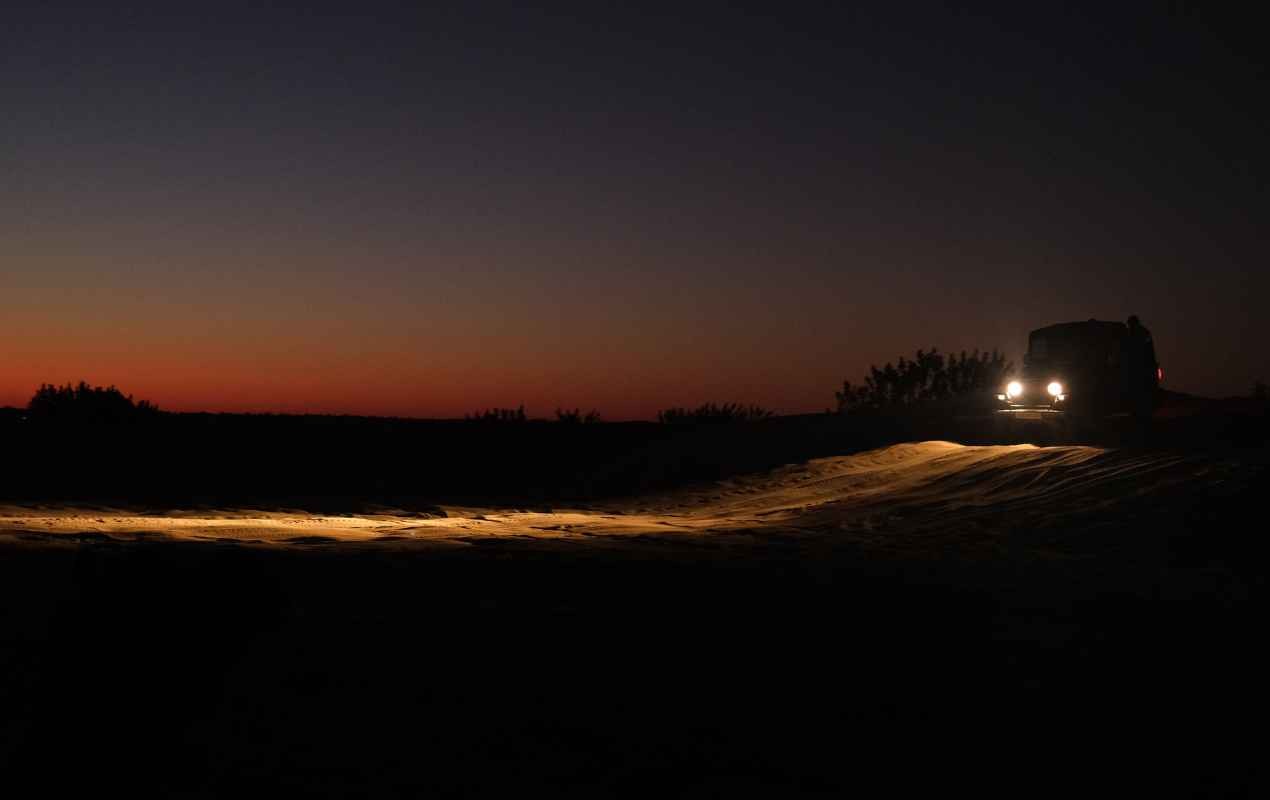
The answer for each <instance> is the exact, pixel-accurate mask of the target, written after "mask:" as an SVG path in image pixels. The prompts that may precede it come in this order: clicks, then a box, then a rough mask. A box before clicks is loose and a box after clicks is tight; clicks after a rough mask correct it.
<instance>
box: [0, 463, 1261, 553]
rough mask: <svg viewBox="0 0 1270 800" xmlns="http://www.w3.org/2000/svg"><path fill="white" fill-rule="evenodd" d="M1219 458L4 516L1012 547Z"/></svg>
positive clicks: (16, 520)
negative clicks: (366, 502) (596, 499)
mask: <svg viewBox="0 0 1270 800" xmlns="http://www.w3.org/2000/svg"><path fill="white" fill-rule="evenodd" d="M1237 479H1238V473H1237V472H1234V471H1233V470H1232V469H1231V468H1229V467H1227V468H1223V465H1222V463H1221V462H1220V461H1219V460H1216V461H1215V460H1214V459H1212V458H1211V457H1204V456H1191V457H1186V456H1181V455H1176V454H1169V453H1130V452H1122V451H1115V450H1105V449H1101V448H1095V447H1035V446H1033V445H1014V446H982V447H968V446H963V445H959V444H954V443H951V442H942V441H929V442H921V443H912V444H900V445H895V446H891V447H887V448H883V449H879V450H874V451H869V452H865V453H859V454H855V455H849V456H842V457H835V458H822V459H816V460H813V461H810V462H807V463H804V464H797V465H790V466H787V467H785V468H782V469H778V470H775V471H772V472H768V473H764V474H760V475H756V476H746V477H743V478H738V479H734V480H728V481H722V482H718V483H715V484H710V485H707V486H698V487H694V488H690V489H686V490H682V491H677V492H673V493H669V494H663V495H655V496H649V497H642V498H636V499H633V500H624V501H620V502H609V503H600V504H596V505H594V506H589V507H587V508H558V509H551V510H541V509H540V510H525V509H512V510H509V509H506V508H472V507H459V506H441V508H442V509H443V511H444V516H439V515H438V516H429V515H421V514H417V513H409V514H408V513H404V512H400V511H395V510H393V509H384V510H383V511H382V513H374V514H359V515H352V514H349V515H319V514H311V513H303V512H297V511H288V510H285V509H283V510H269V511H261V510H237V509H218V510H206V509H203V510H166V511H157V512H156V511H147V512H144V513H139V512H137V511H135V510H133V511H127V510H120V509H116V508H108V507H100V508H97V507H90V508H83V507H41V506H12V505H11V506H4V507H0V536H5V537H10V538H11V539H13V540H16V541H25V542H46V543H52V542H56V541H59V540H64V541H66V542H71V541H117V542H126V541H154V540H156V539H166V540H176V541H203V542H207V541H212V542H224V543H238V544H244V545H267V546H274V547H279V546H281V547H287V546H291V547H320V546H334V545H340V544H357V545H381V546H385V547H389V546H428V545H433V546H447V545H448V546H465V545H469V546H470V545H474V544H480V543H488V542H490V541H497V540H502V539H508V538H514V539H518V540H522V541H525V542H535V541H541V542H551V541H554V542H579V543H583V542H584V543H588V544H591V545H595V546H603V547H641V546H648V545H650V544H653V543H657V544H663V545H664V544H676V543H678V544H683V545H697V546H701V545H718V546H725V545H729V544H732V545H742V544H744V543H745V542H747V541H754V540H761V539H764V538H771V537H785V538H790V537H793V538H798V537H805V538H807V539H809V540H811V539H816V538H820V539H825V538H830V539H832V540H834V541H836V542H839V543H844V542H845V543H853V544H858V545H860V546H862V547H868V548H881V549H888V550H893V549H899V550H907V549H929V548H932V547H947V546H949V545H952V544H957V545H958V546H982V547H993V546H996V545H1000V544H1003V543H1006V542H1009V543H1011V544H1014V545H1022V544H1026V543H1028V542H1032V543H1033V545H1035V548H1034V549H1038V550H1040V549H1044V547H1043V546H1042V544H1041V543H1039V542H1038V541H1037V539H1036V536H1035V534H1036V532H1037V531H1038V530H1039V529H1042V528H1045V529H1057V528H1060V527H1062V526H1063V525H1064V523H1065V522H1066V520H1067V518H1069V517H1071V516H1073V515H1079V514H1080V513H1082V512H1083V511H1087V510H1088V509H1090V508H1091V507H1098V508H1099V509H1100V510H1101V511H1102V514H1101V515H1100V517H1099V522H1100V524H1103V525H1106V524H1107V523H1108V522H1110V521H1111V519H1112V517H1111V516H1109V515H1110V514H1114V511H1115V508H1116V507H1117V506H1119V505H1123V504H1124V503H1125V502H1128V501H1135V500H1141V498H1143V497H1144V496H1159V497H1161V498H1163V497H1166V496H1167V495H1168V494H1169V493H1170V492H1172V491H1175V490H1177V489H1179V488H1183V487H1185V488H1186V489H1187V490H1188V491H1190V492H1194V491H1197V490H1199V491H1203V490H1204V487H1206V486H1217V485H1227V486H1228V485H1229V482H1230V481H1232V480H1237Z"/></svg>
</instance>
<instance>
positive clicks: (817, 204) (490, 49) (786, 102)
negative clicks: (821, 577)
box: [0, 3, 1270, 417]
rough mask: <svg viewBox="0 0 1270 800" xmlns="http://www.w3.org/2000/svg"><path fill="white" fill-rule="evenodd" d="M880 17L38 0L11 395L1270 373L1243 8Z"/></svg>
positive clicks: (175, 398) (27, 44)
mask: <svg viewBox="0 0 1270 800" xmlns="http://www.w3.org/2000/svg"><path fill="white" fill-rule="evenodd" d="M885 8H887V9H888V10H887V11H885V12H859V13H849V12H844V11H842V10H841V9H838V8H837V7H836V6H830V5H824V6H797V7H795V6H789V7H784V6H780V7H773V6H763V7H760V8H759V10H757V11H753V12H747V11H742V10H738V9H737V8H736V7H735V6H733V7H731V8H723V7H719V8H718V9H717V10H709V9H706V8H703V7H701V6H696V7H695V8H694V10H692V11H691V12H689V13H685V12H682V11H680V12H675V13H667V14H649V13H643V12H641V13H638V14H636V13H623V12H615V11H614V10H613V9H610V8H606V7H602V6H601V5H598V4H593V5H587V6H576V7H569V6H557V7H555V10H539V9H533V10H527V9H526V8H524V7H523V6H518V5H498V4H488V5H480V4H471V3H464V4H456V5H453V6H449V7H446V6H427V7H423V6H421V5H420V4H409V5H399V6H398V5H391V4H375V3H363V4H321V3H318V4H313V3H309V4H304V5H303V6H300V5H297V6H295V7H294V8H291V9H288V8H285V7H281V6H279V5H276V4H270V5H269V7H268V8H251V7H235V6H234V5H232V4H216V5H207V6H201V7H200V6H197V5H189V4H185V5H180V4H129V3H123V4H118V5H116V6H113V7H111V8H101V7H98V6H88V5H84V6H81V7H73V6H70V5H66V4H57V3H51V4H39V5H36V6H33V7H32V8H31V9H20V8H17V9H11V10H9V11H8V12H7V16H6V20H5V22H4V25H3V28H2V29H0V75H2V76H3V78H2V80H3V83H0V99H3V104H4V108H5V124H4V125H3V126H2V127H0V172H2V174H3V175H4V180H3V182H0V292H2V293H3V295H2V296H3V298H4V303H5V305H6V314H5V317H4V321H3V322H0V334H3V335H4V336H5V339H6V341H9V342H14V343H16V345H15V346H13V347H12V348H11V349H12V353H11V357H10V359H9V363H8V364H7V365H6V366H4V367H0V402H12V403H18V402H22V401H24V400H25V397H26V396H27V395H28V394H29V392H30V390H31V389H32V388H33V386H34V384H36V383H39V382H40V381H42V380H53V381H61V380H68V379H78V378H80V377H86V378H89V379H91V380H96V381H99V382H115V383H120V384H121V385H125V388H127V389H129V390H130V391H134V392H136V393H138V394H142V395H145V396H149V397H152V398H153V399H155V400H157V401H158V402H160V403H161V404H165V405H168V406H171V407H183V408H227V409H228V408H232V409H239V408H253V409H290V410H315V411H360V412H375V413H409V414H419V415H433V414H439V415H444V414H456V413H463V412H464V411H467V410H471V408H475V407H477V406H481V405H496V404H497V405H516V404H518V403H521V402H525V403H527V404H529V405H530V408H531V412H532V411H535V410H536V411H538V412H539V413H547V412H548V411H549V410H550V409H551V408H552V407H554V406H555V405H569V406H575V405H584V406H597V407H600V408H601V409H602V410H606V411H607V412H608V413H609V415H610V416H615V417H622V416H646V415H648V414H650V413H651V412H652V411H654V410H655V409H656V408H658V407H661V406H665V405H670V404H688V403H695V402H700V401H704V400H727V399H735V400H743V401H755V402H761V403H764V404H766V405H770V406H773V407H776V408H778V409H779V410H782V411H800V410H814V409H818V408H823V407H824V406H825V405H828V404H830V403H831V401H832V393H833V390H834V388H836V386H837V385H838V384H839V383H840V382H841V380H842V378H846V377H849V378H852V379H855V378H857V377H858V376H859V374H860V373H861V372H862V371H863V370H864V369H865V368H866V367H867V365H868V364H869V363H871V362H881V361H885V360H889V359H892V358H894V357H895V356H897V355H899V354H901V353H905V352H911V351H912V350H913V349H915V348H917V347H929V346H931V345H936V346H940V347H943V348H945V349H960V348H963V347H966V348H970V347H975V346H980V347H993V346H1000V347H1002V348H1004V349H1006V350H1007V351H1008V352H1009V353H1010V354H1011V355H1016V356H1017V354H1018V352H1019V351H1020V350H1021V348H1022V346H1023V344H1024V340H1025V335H1026V333H1027V331H1028V330H1029V329H1030V328H1033V327H1037V326H1040V325H1043V324H1047V323H1050V322H1055V321H1059V320H1067V319H1083V318H1087V317H1091V316H1096V317H1101V318H1123V317H1124V316H1126V315H1127V314H1129V313H1137V314H1139V315H1141V316H1142V317H1143V319H1144V320H1145V321H1146V322H1147V324H1148V325H1149V326H1151V327H1152V329H1153V330H1154V331H1155V334H1156V338H1157V340H1158V341H1159V349H1160V353H1161V358H1162V360H1163V361H1164V362H1165V365H1166V369H1168V373H1169V382H1170V384H1171V385H1173V386H1174V387H1175V388H1181V389H1185V390H1190V391H1197V392H1202V393H1213V394H1229V393H1236V392H1244V391H1247V389H1248V387H1250V386H1251V383H1252V381H1253V380H1254V379H1255V378H1257V377H1263V378H1265V377H1270V357H1267V355H1266V349H1265V347H1264V344H1263V343H1264V341H1265V340H1266V338H1267V335H1268V334H1270V324H1267V322H1266V317H1265V314H1264V311H1263V310H1262V305H1263V303H1264V300H1265V297H1266V289H1267V283H1268V280H1267V276H1266V270H1265V257H1264V252H1265V251H1264V244H1265V235H1264V232H1263V231H1264V221H1263V218H1264V215H1265V209H1266V208H1267V203H1266V192H1265V177H1266V160H1265V155H1264V142H1265V140H1266V133H1267V131H1266V120H1265V116H1264V112H1263V111H1262V106H1263V105H1264V101H1263V99H1262V98H1263V97H1264V96H1265V95H1266V91H1265V89H1266V80H1265V68H1264V61H1263V60H1262V59H1261V57H1260V49H1259V46H1258V44H1257V43H1256V42H1255V41H1254V40H1253V38H1252V36H1251V35H1250V33H1249V31H1250V30H1251V28H1249V26H1248V21H1247V20H1241V19H1236V18H1216V17H1212V16H1205V15H1201V14H1198V13H1190V12H1186V11H1165V10H1163V8H1162V7H1158V6H1150V7H1147V6H1144V7H1143V8H1142V9H1140V10H1139V11H1138V12H1115V13H1109V12H1107V11H1106V10H1100V11H1096V12H1091V13H1079V12H1075V11H1066V12H1057V11H1053V10H1050V9H1043V10H1038V9H1032V8H1024V9H1022V10H1020V9H1014V10H1012V11H1009V12H1006V13H1004V14H997V13H992V14H988V13H980V14H959V13H951V12H947V11H939V12H933V11H925V10H923V9H922V8H921V7H908V8H904V9H899V10H890V9H891V7H890V6H889V5H888V6H885Z"/></svg>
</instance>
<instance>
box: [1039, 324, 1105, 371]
mask: <svg viewBox="0 0 1270 800" xmlns="http://www.w3.org/2000/svg"><path fill="white" fill-rule="evenodd" d="M1120 346H1121V343H1120V339H1119V338H1118V337H1110V336H1080V335H1071V334H1066V335H1064V334H1061V333H1056V332H1050V331H1036V332H1034V333H1033V334H1032V335H1031V337H1029V339H1028V350H1027V357H1026V358H1025V360H1024V363H1025V364H1027V365H1029V366H1042V365H1045V366H1049V365H1056V364H1063V365H1069V366H1089V367H1095V366H1104V365H1107V366H1110V365H1114V364H1116V363H1118V361H1119V358H1120Z"/></svg>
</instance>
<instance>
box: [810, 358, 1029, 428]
mask: <svg viewBox="0 0 1270 800" xmlns="http://www.w3.org/2000/svg"><path fill="white" fill-rule="evenodd" d="M1013 368H1014V365H1013V364H1011V363H1010V362H1008V361H1006V360H1005V356H1004V355H1002V354H1001V353H999V352H998V351H996V350H995V349H994V350H993V351H992V352H990V353H989V352H983V353H980V352H979V351H978V350H975V351H974V352H972V353H970V354H969V355H967V354H966V351H964V350H963V351H961V354H960V355H951V356H945V355H944V354H942V353H940V352H939V351H938V350H936V349H934V348H932V349H931V350H930V351H929V352H927V351H923V350H918V351H917V353H916V355H915V356H914V358H913V360H911V361H910V360H908V359H906V358H904V357H903V356H900V359H899V361H898V362H897V363H896V364H891V363H887V364H886V366H884V367H882V368H881V369H879V368H878V367H876V366H871V367H869V374H868V375H866V376H865V378H864V385H862V386H854V385H852V383H851V381H843V382H842V391H840V392H834V396H835V398H836V399H837V401H838V413H840V414H847V413H852V412H857V411H881V410H886V409H896V408H906V407H911V406H916V405H919V404H935V403H938V402H941V401H948V400H952V399H954V398H962V397H966V396H970V395H977V394H984V393H987V392H989V391H990V390H993V389H996V388H997V387H998V386H999V385H1000V384H1001V382H1002V381H1003V380H1004V379H1005V377H1006V375H1007V374H1008V373H1009V372H1010V371H1011V370H1012V369H1013Z"/></svg>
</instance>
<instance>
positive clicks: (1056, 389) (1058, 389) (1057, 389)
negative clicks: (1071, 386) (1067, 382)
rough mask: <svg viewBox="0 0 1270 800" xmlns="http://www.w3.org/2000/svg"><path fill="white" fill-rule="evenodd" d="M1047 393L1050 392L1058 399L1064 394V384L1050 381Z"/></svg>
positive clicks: (1046, 388)
mask: <svg viewBox="0 0 1270 800" xmlns="http://www.w3.org/2000/svg"><path fill="white" fill-rule="evenodd" d="M1045 391H1047V392H1049V393H1050V394H1051V395H1052V396H1054V397H1058V396H1059V395H1060V394H1062V393H1063V384H1061V383H1059V382H1058V381H1050V385H1049V386H1046V387H1045Z"/></svg>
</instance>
